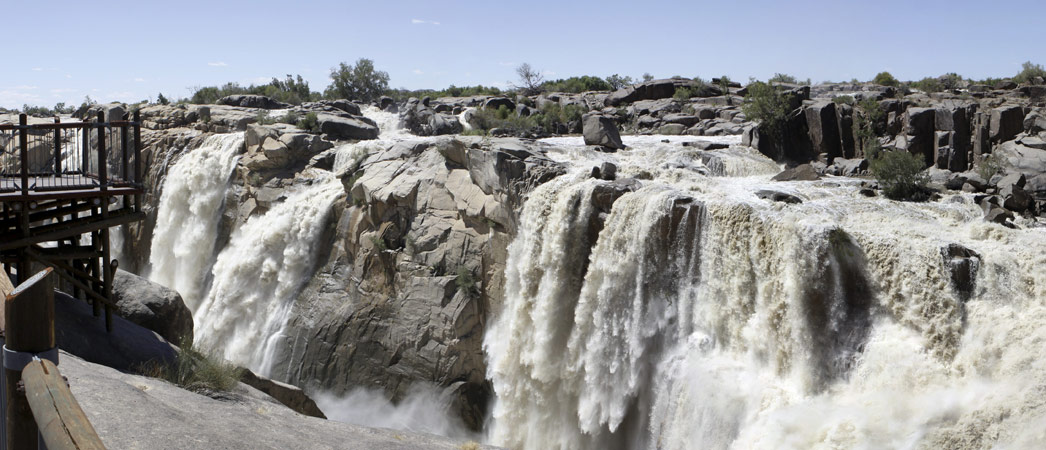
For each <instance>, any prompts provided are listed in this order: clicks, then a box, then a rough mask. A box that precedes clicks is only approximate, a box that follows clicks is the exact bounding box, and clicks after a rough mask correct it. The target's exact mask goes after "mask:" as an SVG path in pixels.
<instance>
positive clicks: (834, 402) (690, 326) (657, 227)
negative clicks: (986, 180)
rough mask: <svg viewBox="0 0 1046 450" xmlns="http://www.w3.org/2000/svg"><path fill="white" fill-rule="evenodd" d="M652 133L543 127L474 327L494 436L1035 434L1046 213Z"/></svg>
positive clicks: (646, 444)
mask: <svg viewBox="0 0 1046 450" xmlns="http://www.w3.org/2000/svg"><path fill="white" fill-rule="evenodd" d="M629 139H631V142H629ZM659 139H660V138H658V137H635V138H628V137H626V144H628V145H630V146H631V147H632V149H631V150H630V151H626V152H621V153H619V154H617V155H606V154H601V153H594V152H591V151H588V150H585V149H584V148H583V147H580V146H579V145H577V144H579V143H577V142H572V141H571V140H570V138H556V139H555V140H552V142H553V143H554V144H556V146H557V147H558V148H560V149H561V150H553V151H552V152H553V155H554V156H555V157H556V158H557V159H560V160H562V161H564V162H567V163H569V164H571V166H572V167H574V171H573V172H572V174H570V175H567V176H564V177H561V178H560V179H557V180H554V181H552V182H549V183H546V184H544V185H542V186H540V187H538V188H537V189H536V190H535V191H534V192H532V193H531V194H530V197H529V199H528V200H527V202H526V204H525V206H524V208H523V211H522V217H521V220H520V222H521V227H520V231H519V234H518V236H517V237H516V239H515V241H514V242H513V243H512V244H511V246H510V248H509V260H508V266H507V269H506V283H507V286H506V289H505V292H506V297H505V299H504V303H503V304H502V305H500V307H496V310H495V313H494V314H495V319H494V320H493V321H492V323H491V325H490V326H489V329H488V330H487V333H486V338H485V343H484V348H485V351H486V353H487V356H488V361H489V364H490V366H489V369H488V376H489V378H490V379H491V380H492V382H493V385H494V390H495V392H496V395H497V398H496V401H495V405H494V408H493V413H492V416H493V418H492V420H493V423H492V424H490V425H489V427H490V430H489V431H490V440H491V442H492V443H494V444H498V445H504V446H507V447H509V448H523V449H608V448H609V449H612V448H658V449H692V448H702V449H726V448H737V449H753V448H755V449H759V448H766V449H780V448H795V449H809V448H981V445H982V444H985V443H991V442H998V443H999V444H1000V445H1003V447H1005V448H1028V446H1029V445H1031V444H1032V443H1035V442H1039V443H1041V442H1042V440H1043V439H1044V438H1046V436H1044V435H1043V433H1044V432H1043V431H1042V430H1044V428H1043V427H1044V426H1046V395H1044V393H1046V361H1044V360H1043V359H1042V358H1041V355H1042V354H1043V353H1044V351H1046V327H1043V326H1042V324H1043V323H1046V239H1044V238H1046V229H1043V228H1041V227H1038V228H1035V227H1034V225H1033V224H1032V223H1030V222H1026V223H1024V225H1026V226H1028V227H1029V228H1026V229H1021V230H1009V229H1006V228H1003V227H1001V226H997V225H994V224H988V223H986V222H984V221H983V220H982V219H981V215H982V213H981V211H980V209H979V208H978V207H977V206H976V205H975V204H974V202H973V201H972V196H970V195H967V194H950V195H948V198H946V199H944V200H943V201H940V202H932V203H924V204H911V203H898V202H893V201H889V200H885V199H882V198H866V197H864V196H862V195H861V194H860V193H859V190H860V186H859V185H858V183H859V181H857V180H853V179H845V178H842V179H830V180H824V181H819V182H772V181H770V177H771V176H772V175H773V174H774V173H776V171H777V170H779V169H778V168H777V167H776V166H775V165H773V164H772V163H770V162H769V161H767V160H765V159H762V158H761V157H759V156H757V155H754V154H753V152H752V151H751V149H746V148H742V147H736V146H735V147H733V148H731V149H729V150H724V151H714V152H696V151H687V150H685V147H682V150H681V147H680V146H679V145H678V143H676V142H674V141H673V142H669V143H661V142H660V140H659ZM673 139H675V138H673ZM571 144H573V145H571ZM603 161H613V162H614V163H616V164H617V165H619V167H620V169H619V177H630V176H637V175H640V176H641V178H644V179H645V180H644V181H641V183H642V185H643V186H642V187H641V188H640V189H638V190H635V191H634V192H625V193H619V195H620V198H618V199H617V200H616V202H614V203H613V206H612V210H611V211H610V212H609V214H606V213H605V212H603V211H601V210H600V209H599V208H598V207H596V206H595V205H599V204H603V203H605V199H601V198H600V196H601V195H602V196H605V195H606V185H607V183H606V182H603V181H597V180H593V179H591V178H590V177H589V176H588V172H589V169H590V168H591V167H592V166H593V165H599V164H600V163H601V162H603ZM717 173H718V174H721V175H728V176H715V175H716V174H717ZM763 189H774V190H777V191H782V192H785V193H789V194H792V195H795V196H797V197H799V198H801V199H802V200H803V203H802V204H785V203H775V202H773V201H770V200H764V199H761V198H759V197H757V195H756V192H758V191H759V190H763ZM969 283H972V286H970V285H968V284H969ZM996 439H997V441H996Z"/></svg>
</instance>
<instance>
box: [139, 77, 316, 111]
mask: <svg viewBox="0 0 1046 450" xmlns="http://www.w3.org/2000/svg"><path fill="white" fill-rule="evenodd" d="M244 94H250V95H264V96H266V97H269V98H272V99H274V100H276V101H280V102H284V103H290V104H292V105H298V104H301V103H302V102H307V101H313V100H319V98H320V94H319V93H318V92H312V91H311V90H310V89H309V82H307V81H305V80H304V79H303V78H302V77H301V75H298V76H297V77H292V76H291V75H289V74H288V75H287V78H286V79H284V80H280V79H278V78H275V77H274V78H273V79H272V81H270V82H269V83H268V84H262V85H254V84H251V85H249V86H246V87H244V86H241V85H240V84H239V83H225V84H223V85H221V86H206V87H196V88H195V89H194V92H193V95H192V97H190V98H189V103H195V104H199V105H207V104H213V103H216V102H217V101H218V100H219V99H221V98H222V97H226V96H229V95H244ZM161 97H162V94H161ZM163 100H166V99H163ZM163 100H160V98H158V99H157V101H158V102H159V103H161V104H166V103H163Z"/></svg>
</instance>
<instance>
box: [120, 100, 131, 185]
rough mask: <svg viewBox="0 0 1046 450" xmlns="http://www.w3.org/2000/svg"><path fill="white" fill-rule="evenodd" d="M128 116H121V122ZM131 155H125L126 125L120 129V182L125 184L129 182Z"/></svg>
mask: <svg viewBox="0 0 1046 450" xmlns="http://www.w3.org/2000/svg"><path fill="white" fill-rule="evenodd" d="M129 117H130V116H128V115H127V114H126V113H124V115H123V120H124V122H126V121H127V120H128V118H129ZM130 156H131V155H129V154H128V153H127V125H124V126H121V127H120V164H121V165H120V171H121V172H120V176H121V177H122V178H123V179H122V180H120V181H123V182H127V181H131V168H130V167H129V166H130V165H131V164H130V162H129V159H128V158H130Z"/></svg>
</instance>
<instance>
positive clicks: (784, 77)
mask: <svg viewBox="0 0 1046 450" xmlns="http://www.w3.org/2000/svg"><path fill="white" fill-rule="evenodd" d="M767 81H769V82H770V83H788V84H799V80H797V79H796V78H795V77H793V76H791V75H788V74H784V73H775V74H774V76H772V77H770V79H769V80H767Z"/></svg>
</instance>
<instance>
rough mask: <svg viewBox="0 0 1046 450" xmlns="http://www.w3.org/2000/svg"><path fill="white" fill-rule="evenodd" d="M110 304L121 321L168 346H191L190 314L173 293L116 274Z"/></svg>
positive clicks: (127, 274) (129, 275) (124, 273)
mask: <svg viewBox="0 0 1046 450" xmlns="http://www.w3.org/2000/svg"><path fill="white" fill-rule="evenodd" d="M113 301H114V302H115V303H116V313H117V314H119V315H120V317H123V318H125V319H127V320H129V321H131V322H134V323H136V324H138V325H141V326H143V327H145V328H148V329H150V330H153V331H155V332H156V333H157V334H159V335H160V336H161V337H163V338H164V339H166V340H167V341H168V342H174V343H181V342H192V339H193V319H192V312H191V311H189V308H188V307H186V306H185V303H184V302H183V301H182V296H181V295H178V293H177V292H175V291H174V290H173V289H170V288H167V287H166V286H161V285H159V284H156V283H153V282H151V281H149V280H146V279H145V278H142V277H139V276H138V275H135V274H133V273H130V272H127V271H124V270H117V271H116V277H115V278H114V279H113Z"/></svg>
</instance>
